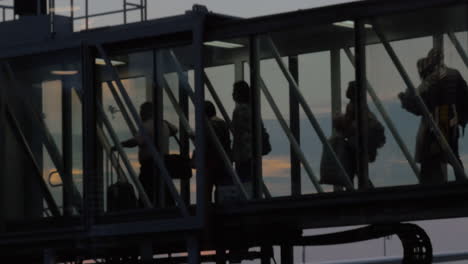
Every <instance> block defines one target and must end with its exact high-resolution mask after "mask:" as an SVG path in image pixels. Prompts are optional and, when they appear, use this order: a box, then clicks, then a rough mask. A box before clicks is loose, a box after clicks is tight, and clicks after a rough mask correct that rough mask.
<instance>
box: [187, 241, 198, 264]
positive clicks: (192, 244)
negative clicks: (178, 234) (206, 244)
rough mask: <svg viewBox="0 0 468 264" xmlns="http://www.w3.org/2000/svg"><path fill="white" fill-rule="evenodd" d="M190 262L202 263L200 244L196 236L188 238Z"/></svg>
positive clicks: (189, 263)
mask: <svg viewBox="0 0 468 264" xmlns="http://www.w3.org/2000/svg"><path fill="white" fill-rule="evenodd" d="M187 252H188V264H200V263H201V262H200V244H199V240H198V238H197V237H196V236H194V235H190V236H189V237H188V238H187Z"/></svg>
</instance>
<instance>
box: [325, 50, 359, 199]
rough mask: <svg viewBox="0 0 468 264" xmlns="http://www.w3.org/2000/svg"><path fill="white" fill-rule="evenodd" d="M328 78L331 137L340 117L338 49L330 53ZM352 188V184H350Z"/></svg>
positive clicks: (335, 188) (334, 132)
mask: <svg viewBox="0 0 468 264" xmlns="http://www.w3.org/2000/svg"><path fill="white" fill-rule="evenodd" d="M330 77H331V80H330V81H331V108H332V113H331V118H332V127H331V128H330V129H331V131H332V135H333V136H334V135H335V134H336V131H335V129H333V128H334V127H335V117H336V116H338V115H341V113H342V111H341V55H340V50H339V49H333V50H331V51H330ZM351 184H352V185H353V186H354V182H351ZM343 189H344V188H343V187H342V186H333V191H335V192H336V191H341V190H343Z"/></svg>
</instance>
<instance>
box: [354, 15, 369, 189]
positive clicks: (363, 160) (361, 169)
mask: <svg viewBox="0 0 468 264" xmlns="http://www.w3.org/2000/svg"><path fill="white" fill-rule="evenodd" d="M354 24H355V25H356V27H355V31H354V33H355V50H356V86H357V89H356V94H355V95H354V96H355V98H356V102H355V105H354V114H355V118H356V120H357V129H358V131H357V134H358V138H357V139H358V144H357V153H360V155H357V158H358V161H357V162H358V166H357V167H358V170H357V172H358V179H359V189H368V188H369V187H370V182H369V157H368V152H367V148H368V146H367V144H368V122H367V121H368V111H369V110H368V106H367V93H366V86H367V83H366V47H365V40H366V39H365V38H366V36H365V28H364V22H363V21H362V20H356V21H355V23H354Z"/></svg>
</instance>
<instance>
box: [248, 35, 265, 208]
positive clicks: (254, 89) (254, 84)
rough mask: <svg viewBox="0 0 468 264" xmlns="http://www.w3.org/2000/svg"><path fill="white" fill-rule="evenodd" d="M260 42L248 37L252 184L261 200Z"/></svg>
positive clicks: (254, 192) (256, 197) (255, 193)
mask: <svg viewBox="0 0 468 264" xmlns="http://www.w3.org/2000/svg"><path fill="white" fill-rule="evenodd" d="M259 42H260V40H259V37H257V36H251V37H250V106H251V111H252V113H251V114H252V116H251V122H252V123H251V131H252V146H253V147H252V179H249V180H252V184H253V197H254V199H260V198H261V193H262V189H261V183H262V131H261V126H262V118H261V106H260V104H261V100H260V72H261V71H260V65H261V63H260V56H259V53H260V43H259Z"/></svg>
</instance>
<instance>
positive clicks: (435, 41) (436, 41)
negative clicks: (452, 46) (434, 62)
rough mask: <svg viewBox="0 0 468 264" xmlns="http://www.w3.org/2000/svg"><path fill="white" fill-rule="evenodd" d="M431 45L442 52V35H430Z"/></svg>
mask: <svg viewBox="0 0 468 264" xmlns="http://www.w3.org/2000/svg"><path fill="white" fill-rule="evenodd" d="M432 46H433V47H434V48H436V49H440V50H441V51H442V52H444V35H443V34H437V35H434V36H432Z"/></svg>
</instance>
